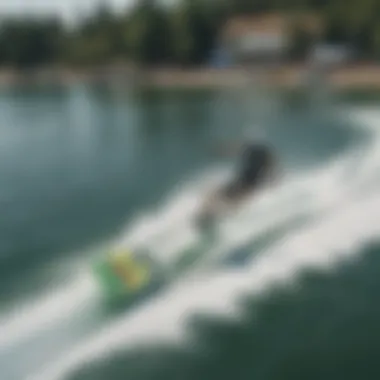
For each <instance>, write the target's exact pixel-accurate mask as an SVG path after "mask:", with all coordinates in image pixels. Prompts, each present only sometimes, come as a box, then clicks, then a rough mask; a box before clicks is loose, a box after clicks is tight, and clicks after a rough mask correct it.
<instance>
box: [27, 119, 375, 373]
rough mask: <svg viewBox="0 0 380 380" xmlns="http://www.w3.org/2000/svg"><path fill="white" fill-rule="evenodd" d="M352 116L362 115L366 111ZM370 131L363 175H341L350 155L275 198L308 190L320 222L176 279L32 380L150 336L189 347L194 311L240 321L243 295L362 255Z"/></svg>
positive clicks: (368, 232) (371, 229)
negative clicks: (219, 267) (226, 267)
mask: <svg viewBox="0 0 380 380" xmlns="http://www.w3.org/2000/svg"><path fill="white" fill-rule="evenodd" d="M365 115H366V114H365ZM350 116H351V117H355V118H357V119H358V118H359V117H360V116H363V115H360V114H359V115H355V114H353V115H350ZM379 116H380V113H376V114H375V115H374V117H373V118H372V119H371V120H369V119H368V118H366V119H365V120H364V119H363V120H362V119H359V120H358V121H360V122H362V123H366V122H370V121H371V122H372V123H373V122H376V123H377V125H378V124H379V122H378V120H379ZM371 128H372V130H373V134H374V140H376V141H374V144H373V145H372V146H370V147H368V151H367V152H366V153H367V154H366V157H364V160H363V161H362V165H363V166H364V167H363V168H367V165H370V166H371V168H370V170H368V171H367V172H366V175H365V176H364V177H363V176H359V177H357V178H350V181H349V182H347V181H346V180H345V178H344V176H342V168H344V167H345V165H348V161H347V160H346V158H347V157H341V159H339V160H338V161H337V162H336V163H335V164H334V165H332V166H331V165H329V167H328V168H325V169H323V170H322V169H321V170H320V171H319V172H318V173H317V172H314V173H312V174H311V175H309V176H307V177H303V178H301V179H298V180H295V181H294V182H293V184H292V185H291V186H285V187H284V188H282V190H279V191H278V192H277V197H278V196H280V195H281V196H282V197H283V199H284V200H285V203H288V202H289V199H293V200H296V201H297V200H298V199H299V196H300V194H303V192H306V193H307V192H308V193H309V197H308V198H307V199H306V201H305V203H306V204H309V207H310V211H312V212H314V211H316V210H317V211H320V212H321V213H320V215H319V217H318V218H316V219H315V220H314V223H311V224H308V225H306V226H305V227H304V228H302V229H298V230H297V231H296V232H295V233H293V234H291V235H290V236H287V237H286V238H283V239H281V240H279V241H278V242H277V243H276V244H275V245H272V246H271V247H269V248H268V249H267V250H266V251H265V252H260V255H259V256H258V257H256V258H255V257H254V258H253V259H251V262H250V263H249V264H248V265H247V266H246V267H245V268H244V269H240V270H234V271H232V270H230V271H228V272H226V271H224V272H223V273H220V272H218V273H217V274H213V275H212V276H210V273H207V272H194V273H192V274H191V276H188V277H187V278H183V279H182V281H180V282H178V283H176V284H174V286H173V287H171V288H170V289H168V291H167V292H166V293H164V294H163V295H162V297H160V298H159V299H155V300H154V301H152V302H150V303H148V304H145V305H143V306H142V307H140V308H139V309H135V310H133V312H130V313H129V314H128V316H127V317H124V318H123V319H120V320H119V321H117V322H116V323H115V324H113V325H112V326H111V327H110V328H107V329H105V330H103V331H101V332H100V333H99V334H97V336H95V337H94V338H93V339H90V340H87V341H85V342H83V344H79V345H78V346H77V347H76V349H74V350H71V351H70V352H69V353H67V354H66V355H65V356H63V357H62V360H60V361H57V362H56V363H55V364H54V365H53V366H52V367H50V368H47V370H46V371H44V372H40V373H39V374H38V376H33V377H31V379H33V380H59V379H64V378H65V377H66V376H67V375H68V374H69V373H71V372H72V371H75V370H76V369H78V368H80V367H81V366H82V365H83V364H84V363H85V362H92V361H94V360H96V359H97V358H101V357H104V356H106V355H108V354H109V352H110V351H114V350H118V349H125V348H126V347H133V346H135V345H136V344H142V343H143V342H146V341H148V342H152V341H155V340H157V339H165V340H170V341H172V342H177V343H182V344H185V343H186V339H191V337H188V336H187V335H186V325H185V323H186V317H187V316H188V315H189V314H193V313H194V312H197V311H203V312H210V313H213V314H215V313H216V314H219V315H224V316H225V317H231V318H239V317H241V316H242V314H243V313H244V310H242V309H241V308H240V307H239V305H238V301H239V299H240V298H241V296H243V295H248V294H250V295H258V294H260V293H262V292H264V291H269V290H270V289H271V288H272V287H273V286H274V285H279V284H280V285H281V284H283V285H286V284H291V283H292V281H295V280H296V279H297V274H298V273H300V272H302V271H303V270H304V269H305V268H307V267H311V268H318V269H324V270H326V269H327V270H328V269H331V268H334V266H336V264H338V263H339V262H340V260H342V258H344V257H345V256H346V257H350V256H351V257H354V255H355V254H359V253H360V249H358V248H360V247H361V246H362V244H363V243H365V242H368V241H370V240H371V239H376V238H378V237H379V236H380V224H379V223H378V218H379V215H380V195H378V194H379V191H377V190H378V189H375V190H374V191H372V192H367V193H366V194H361V193H360V192H359V191H358V186H360V185H361V184H362V183H363V181H365V180H367V179H368V178H369V177H370V176H371V175H373V174H374V173H375V172H376V170H377V169H378V164H379V161H377V160H378V156H377V154H378V152H377V151H376V149H377V148H376V147H377V145H376V144H377V142H378V141H379V139H378V135H377V134H375V132H374V128H373V127H371ZM375 137H376V139H375ZM295 190H297V191H296V193H294V191H295ZM292 194H293V195H292ZM289 197H290V198H289ZM274 198H275V196H274V195H268V196H263V197H262V199H261V202H262V203H261V207H262V209H261V210H262V213H263V214H265V213H266V212H268V204H271V205H272V206H271V207H273V208H274V209H275V208H277V207H278V205H277V206H276V207H275V202H274ZM280 204H281V202H280ZM255 207H256V211H257V212H259V211H258V210H260V206H259V205H258V204H257V205H256V206H255ZM281 207H282V206H281ZM292 207H294V209H297V210H298V211H299V210H300V209H302V207H301V208H300V207H299V204H298V203H293V204H292ZM277 210H278V208H277ZM326 211H327V212H326ZM279 212H280V213H281V212H282V210H280V211H279ZM290 213H291V212H290V211H289V209H287V211H284V212H283V214H287V215H290ZM271 218H272V217H268V221H270V222H272V220H271ZM243 219H244V218H243ZM249 223H250V222H249ZM238 225H239V223H237V225H235V229H234V227H233V226H231V225H230V226H229V227H226V228H227V230H228V228H229V229H230V231H234V232H233V233H231V235H234V234H235V236H234V237H232V238H231V244H232V243H236V241H238V240H239V239H244V238H246V237H247V236H246V235H247V234H246V233H245V232H244V233H240V235H239V232H238V230H239V228H237V227H236V226H238ZM242 225H243V224H240V227H241V226H242ZM250 227H252V226H250ZM236 236H238V237H236Z"/></svg>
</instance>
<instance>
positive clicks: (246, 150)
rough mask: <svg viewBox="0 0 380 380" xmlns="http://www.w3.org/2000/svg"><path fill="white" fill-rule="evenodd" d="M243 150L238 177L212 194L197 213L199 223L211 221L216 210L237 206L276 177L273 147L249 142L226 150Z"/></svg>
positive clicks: (204, 225)
mask: <svg viewBox="0 0 380 380" xmlns="http://www.w3.org/2000/svg"><path fill="white" fill-rule="evenodd" d="M235 152H236V153H240V156H241V162H240V165H239V169H238V173H237V176H236V177H235V178H233V180H232V181H231V182H229V183H227V184H226V185H225V186H223V187H222V188H220V189H219V190H217V191H216V192H214V193H213V194H211V196H209V197H208V198H207V199H206V202H205V203H204V204H203V207H202V208H201V212H200V214H199V215H198V219H197V221H198V225H199V226H200V227H201V228H203V227H207V226H209V225H210V223H211V224H212V223H213V221H214V219H215V217H216V214H217V212H218V211H219V210H220V209H223V208H224V207H225V206H227V207H229V206H232V207H234V206H237V205H239V204H240V203H241V202H242V201H244V200H245V199H246V198H247V197H248V196H249V195H251V194H252V193H253V192H254V191H256V190H257V189H259V188H260V187H261V186H262V185H264V184H265V183H267V182H268V181H271V182H273V180H274V179H275V177H276V167H277V159H276V157H275V154H274V151H273V149H272V148H271V147H270V146H269V144H266V143H264V142H259V141H247V142H246V143H244V144H239V145H238V146H237V147H233V149H228V151H227V152H225V153H235Z"/></svg>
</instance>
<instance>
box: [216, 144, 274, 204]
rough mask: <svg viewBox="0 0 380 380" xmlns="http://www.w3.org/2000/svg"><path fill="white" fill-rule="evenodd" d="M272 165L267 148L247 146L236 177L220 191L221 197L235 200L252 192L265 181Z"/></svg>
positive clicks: (263, 146)
mask: <svg viewBox="0 0 380 380" xmlns="http://www.w3.org/2000/svg"><path fill="white" fill-rule="evenodd" d="M272 165H273V156H272V152H271V150H270V149H269V148H268V147H267V146H265V145H259V144H247V145H246V146H245V147H244V151H243V156H242V162H241V166H240V169H239V172H238V176H237V177H236V178H235V179H234V180H233V181H232V182H231V183H229V184H228V185H227V186H226V187H225V188H224V189H222V196H224V197H227V198H236V197H239V196H241V195H244V194H245V193H246V192H249V191H251V190H253V189H254V188H256V186H258V185H260V184H261V183H262V182H263V181H264V180H265V179H266V176H267V175H268V173H269V171H270V170H271V168H272Z"/></svg>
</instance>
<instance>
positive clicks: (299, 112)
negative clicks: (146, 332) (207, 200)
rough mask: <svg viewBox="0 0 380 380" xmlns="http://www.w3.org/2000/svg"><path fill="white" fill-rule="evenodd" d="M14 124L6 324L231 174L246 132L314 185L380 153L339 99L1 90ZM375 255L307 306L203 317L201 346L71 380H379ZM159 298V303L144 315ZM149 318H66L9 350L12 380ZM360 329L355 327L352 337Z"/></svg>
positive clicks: (272, 302) (295, 303) (1, 374)
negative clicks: (222, 149)
mask: <svg viewBox="0 0 380 380" xmlns="http://www.w3.org/2000/svg"><path fill="white" fill-rule="evenodd" d="M244 96H247V95H246V94H245V95H244ZM247 99H248V100H247ZM372 99H373V97H372ZM350 107H351V106H350ZM0 111H1V115H2V122H1V125H0V144H1V149H0V177H1V179H2V181H1V185H0V205H1V210H2V212H1V213H0V305H1V314H0V321H1V316H2V315H7V313H8V312H12V310H14V308H15V307H22V306H27V305H28V304H29V302H33V301H35V300H39V299H40V297H41V295H44V294H50V293H52V294H53V295H54V291H55V290H54V289H60V287H65V286H69V285H68V284H71V283H72V282H73V281H74V280H73V279H74V278H75V276H77V275H78V272H79V273H80V268H81V266H80V265H79V264H78V262H80V263H81V264H83V263H86V262H88V261H89V260H90V259H91V257H92V255H93V254H94V249H93V248H92V247H94V246H96V244H97V243H100V242H103V241H104V240H106V239H110V238H112V237H113V236H115V235H116V234H117V233H118V232H120V231H122V230H123V229H125V227H126V225H131V224H133V223H134V220H135V218H136V215H137V214H138V213H141V212H142V211H144V210H145V211H147V210H150V209H156V208H158V207H159V206H160V205H162V202H163V200H164V199H166V198H165V197H167V196H168V194H171V192H173V191H175V189H177V188H179V187H180V186H182V185H183V184H184V183H185V181H189V180H190V179H191V178H195V177H196V176H197V173H199V172H200V171H202V170H204V169H205V168H207V167H210V166H211V165H224V164H227V165H229V164H230V162H229V161H226V160H222V159H220V158H218V157H215V156H214V155H213V154H212V151H213V147H214V144H215V143H216V142H218V141H220V140H222V141H229V140H230V139H234V138H237V137H239V136H240V134H241V131H242V129H243V128H244V127H247V126H253V128H254V129H255V130H256V131H257V133H258V135H260V136H265V138H266V139H267V140H268V141H270V143H271V144H272V145H273V146H274V147H275V149H276V152H277V154H278V156H279V157H280V160H281V165H282V170H283V173H284V175H285V176H286V175H293V174H294V173H298V174H299V175H303V174H302V173H307V172H309V171H311V170H312V169H315V168H318V167H319V166H322V165H323V164H324V163H326V162H328V160H330V159H333V158H334V157H335V156H337V155H339V154H341V153H342V152H344V151H346V150H348V149H350V148H351V147H352V146H355V145H358V146H359V145H361V144H366V143H368V141H369V140H370V138H369V137H368V135H367V134H366V133H364V132H363V131H360V130H358V129H355V128H354V123H353V122H352V125H351V122H350V120H344V119H342V118H341V117H339V116H337V115H336V114H335V113H334V111H333V108H332V107H331V103H330V100H329V99H322V100H321V99H319V100H318V99H317V100H316V99H315V98H314V97H313V96H311V95H310V94H304V95H303V96H302V97H294V96H290V95H289V94H286V93H265V94H263V93H260V92H255V91H253V92H252V93H251V94H250V95H249V97H247V98H244V97H243V95H242V94H239V93H236V92H233V93H232V92H228V91H196V92H178V91H176V92H173V91H161V92H160V91H158V92H145V93H139V94H131V93H128V92H118V93H115V92H112V91H110V90H107V89H104V88H99V87H96V88H95V87H86V86H81V85H77V86H73V87H70V88H58V87H39V88H36V87H28V88H27V87H23V88H9V89H3V90H2V91H1V92H0ZM294 207H297V205H296V204H295V206H294ZM299 224H302V225H304V224H306V220H305V221H304V219H302V220H301V222H300V220H298V221H289V222H288V223H285V225H282V224H280V225H278V226H277V229H276V228H274V229H273V231H272V233H268V234H267V235H265V234H263V235H262V236H260V237H259V239H257V240H256V239H254V241H252V242H250V243H249V245H248V248H246V249H245V250H244V249H243V250H242V251H241V252H238V253H239V254H236V257H235V260H232V261H233V262H234V263H235V264H236V262H239V263H240V265H242V263H244V262H245V260H246V258H247V257H248V251H247V249H248V250H251V251H252V250H254V251H255V252H260V251H261V250H262V249H264V248H265V247H266V246H268V245H269V244H270V243H271V242H272V241H274V240H275V239H276V238H277V237H278V236H280V235H284V234H288V233H290V231H294V230H295V229H296V230H297V229H298V228H299ZM275 227H276V226H275ZM359 249H363V251H365V248H364V247H360V248H359ZM370 251H371V252H375V251H377V252H378V249H377V247H375V248H371V249H370ZM363 255H364V253H363ZM367 256H368V258H367V259H366V260H367V261H365V262H364V264H362V265H361V266H359V267H356V266H354V265H352V266H348V267H347V269H345V271H344V272H342V274H340V275H339V276H336V277H334V275H331V277H327V278H325V277H323V275H320V276H319V277H318V276H316V277H315V276H314V275H313V276H314V277H308V276H307V275H305V278H304V280H302V281H303V282H302V283H303V288H302V289H303V290H302V291H300V292H299V293H296V294H294V293H292V292H290V293H286V292H282V293H281V292H279V294H278V295H277V294H274V295H273V297H268V298H265V297H264V300H262V301H260V300H252V299H249V300H248V303H247V307H246V310H247V313H246V316H245V318H244V321H243V322H241V323H238V322H236V323H232V322H231V323H229V322H220V321H219V320H218V319H217V318H211V319H210V320H209V321H208V320H207V318H206V317H204V316H201V317H199V320H198V317H197V316H194V315H192V316H191V318H190V319H189V321H187V323H188V324H189V325H188V326H189V327H188V329H189V331H192V334H193V336H194V337H196V338H194V339H195V340H196V341H197V344H196V345H195V346H192V345H191V344H188V345H184V346H181V347H179V348H178V347H174V346H172V345H165V344H164V343H159V342H158V343H157V342H155V340H154V342H155V343H152V344H150V345H148V347H146V348H145V349H141V348H139V347H136V348H135V349H132V350H129V351H128V352H126V353H124V352H121V353H120V352H119V353H114V352H113V351H112V350H110V351H109V352H108V356H107V357H106V358H104V359H99V360H91V361H90V364H88V365H87V364H84V363H82V364H78V365H76V366H74V369H73V372H74V374H65V375H63V378H65V379H66V378H67V379H78V380H86V379H92V380H97V379H99V380H103V379H104V380H105V379H106V378H109V379H112V380H118V379H126V378H129V379H131V378H133V379H181V380H182V379H187V378H189V379H190V378H191V379H193V378H194V379H195V378H199V379H207V380H209V379H210V380H211V379H230V378H231V377H235V378H238V379H260V380H261V379H298V378H299V379H301V378H302V379H305V378H307V379H320V378H329V379H330V378H331V379H333V378H334V379H336V378H340V376H342V378H343V377H345V379H347V378H354V375H355V378H358V377H359V378H360V377H361V378H370V377H371V378H372V376H370V377H368V376H365V374H369V375H370V374H371V373H374V372H371V371H372V370H371V369H368V368H373V371H375V363H376V361H375V356H376V352H378V350H377V348H378V347H377V345H378V344H377V340H376V338H377V335H376V334H377V323H376V318H375V317H374V316H375V315H377V314H376V313H378V308H377V307H376V305H375V304H376V298H373V303H372V304H373V306H371V302H370V299H372V298H370V297H374V295H375V294H376V291H377V290H376V289H377V286H378V281H377V277H376V271H375V270H374V267H377V266H378V265H377V264H378V263H377V261H378V260H376V255H375V254H368V255H367ZM367 256H366V257H367ZM372 262H373V263H372ZM228 263H229V261H228V260H226V261H225V262H224V265H226V266H227V265H229V264H228ZM371 263H372V264H371ZM364 280H365V282H364V283H363V281H364ZM355 284H357V286H355ZM345 292H346V293H345ZM348 292H349V294H348ZM366 292H368V293H366ZM145 296H146V297H145ZM156 297H159V295H157V294H156ZM353 298H354V301H353ZM53 299H54V296H53ZM145 300H146V302H149V297H148V295H144V297H142V298H141V299H139V300H138V304H143V303H144V302H145ZM65 302H66V301H65ZM134 306H135V303H133V305H131V304H127V305H123V306H121V307H120V308H118V309H117V310H116V311H114V310H113V311H111V310H108V309H107V308H106V307H105V306H104V305H99V304H96V303H95V305H94V304H92V306H91V307H89V309H86V308H85V307H84V306H83V313H82V314H79V315H76V314H75V313H74V310H73V311H71V310H70V309H69V310H65V312H67V313H68V315H69V317H71V316H72V318H73V320H71V321H70V322H68V323H66V322H62V324H61V322H59V323H57V325H56V327H54V328H52V329H51V330H49V329H47V330H46V331H44V329H42V331H41V330H38V331H37V330H36V332H35V333H34V335H33V336H28V337H26V336H25V337H21V340H20V341H18V342H17V343H15V344H13V343H12V339H11V338H9V342H8V341H7V345H6V347H5V348H4V347H1V346H0V378H1V380H13V379H17V380H18V379H24V378H28V377H27V376H28V375H31V374H33V375H36V374H39V373H43V372H44V370H45V369H48V368H50V367H51V366H54V363H56V362H60V361H64V358H65V357H67V356H68V353H70V352H71V350H74V349H75V348H76V347H77V346H78V345H79V344H80V343H81V342H82V340H85V339H87V338H91V337H93V336H96V335H97V333H98V332H99V331H101V330H102V329H103V328H108V327H109V328H112V326H113V325H114V323H116V322H115V320H114V318H115V317H116V316H117V317H118V318H121V317H123V316H124V313H126V314H125V318H127V312H128V310H130V309H132V308H133V307H134ZM80 308H81V306H79V309H80ZM27 310H28V309H27ZM86 310H87V311H86ZM357 310H360V311H357ZM48 312H52V311H51V310H50V309H49V311H46V313H48ZM355 312H357V313H359V314H355ZM43 313H44V310H43V309H42V315H43ZM74 314H75V316H73V315H74ZM17 315H18V314H17V313H16V314H15V318H16V317H17ZM37 315H40V314H38V313H37ZM257 316H258V319H257ZM346 318H351V319H350V321H351V322H350V323H351V324H347V325H346V324H344V323H343V322H342V325H341V327H339V323H338V321H345V320H346ZM355 318H356V319H355ZM153 320H154V318H153ZM355 321H357V323H356V324H355ZM152 323H153V322H152ZM159 323H162V321H161V322H159ZM27 324H28V323H27ZM33 324H36V325H37V324H38V316H37V317H35V316H33V318H32V317H31V319H30V326H31V327H30V326H27V327H26V330H28V331H29V330H30V331H32V332H33V331H34V327H33V326H34V325H33ZM344 326H347V327H344ZM365 326H367V327H365ZM29 327H30V328H29ZM366 328H367V329H371V331H372V332H373V334H372V335H371V336H370V334H368V333H367V332H366V331H367V330H366ZM20 331H21V330H20ZM350 333H351V334H350ZM348 336H350V337H351V338H350V339H351V340H350V339H349V338H348ZM365 339H368V342H369V343H368V346H366V345H365V343H364V340H365ZM0 343H1V338H0ZM355 347H357V350H356V348H355ZM365 353H367V354H366V355H365ZM344 355H347V356H344ZM353 357H354V358H356V360H357V361H358V362H357V365H356V366H355V364H354V363H356V362H355V360H353ZM345 358H347V359H345ZM346 363H347V364H346ZM371 366H373V367H371ZM366 369H367V370H368V371H369V372H365V371H366ZM361 375H362V376H361Z"/></svg>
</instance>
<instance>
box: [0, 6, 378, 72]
mask: <svg viewBox="0 0 380 380" xmlns="http://www.w3.org/2000/svg"><path fill="white" fill-rule="evenodd" d="M273 11H275V12H287V11H311V12H316V13H317V14H318V15H320V17H321V18H322V21H323V35H322V39H323V40H324V41H326V42H332V43H349V44H350V45H351V46H352V47H354V48H356V49H357V50H358V52H359V54H360V55H361V56H362V57H365V58H369V59H373V58H377V56H378V55H380V19H379V17H377V15H378V14H380V2H379V1H378V0H366V1H362V2H357V0H177V2H176V3H175V4H174V5H172V6H170V7H169V6H163V5H161V4H160V3H159V2H158V1H155V0H139V1H138V2H137V4H136V5H135V6H134V7H133V8H132V9H130V10H128V12H127V11H126V12H124V13H117V14H116V13H113V12H112V11H111V10H110V9H109V8H108V7H107V6H106V5H105V4H103V5H101V6H99V7H98V8H97V9H96V11H95V12H94V14H92V15H91V17H88V18H86V19H83V20H82V21H81V22H80V23H79V25H77V26H75V27H74V28H72V27H71V28H69V27H67V26H65V25H63V23H62V21H61V20H60V19H59V18H58V17H57V18H38V19H37V18H32V17H30V16H28V17H23V18H20V17H19V18H14V17H13V18H8V19H3V20H2V21H1V23H0V65H1V66H3V67H4V66H5V67H9V66H12V67H19V68H28V67H34V66H39V65H51V64H65V65H81V66H85V65H98V64H103V63H106V62H110V61H112V60H121V61H126V60H127V61H133V62H137V63H139V64H140V65H182V66H187V65H201V64H203V63H205V62H206V61H208V60H209V58H210V55H211V52H212V51H213V49H214V48H215V47H216V46H217V41H218V36H219V33H220V31H221V28H222V27H223V25H224V22H225V21H226V20H227V19H228V18H229V17H232V16H236V15H243V14H244V15H247V14H259V13H262V12H273ZM292 40H293V50H292V52H293V53H292V54H293V55H294V57H297V56H300V55H302V53H303V52H304V51H305V50H306V49H307V48H308V47H309V45H310V44H311V43H312V38H311V36H309V35H308V34H307V33H306V32H305V31H304V30H302V28H299V27H297V25H296V24H295V25H294V26H293V29H292Z"/></svg>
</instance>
